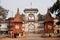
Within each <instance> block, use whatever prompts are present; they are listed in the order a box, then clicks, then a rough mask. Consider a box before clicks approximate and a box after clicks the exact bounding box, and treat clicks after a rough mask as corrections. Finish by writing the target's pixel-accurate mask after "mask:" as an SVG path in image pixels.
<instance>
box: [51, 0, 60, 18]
mask: <svg viewBox="0 0 60 40" xmlns="http://www.w3.org/2000/svg"><path fill="white" fill-rule="evenodd" d="M50 11H51V13H52V14H53V13H54V12H57V14H56V18H58V19H60V0H57V1H56V2H55V3H54V4H53V6H52V7H50Z"/></svg>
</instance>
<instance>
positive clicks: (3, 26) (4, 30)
mask: <svg viewBox="0 0 60 40" xmlns="http://www.w3.org/2000/svg"><path fill="white" fill-rule="evenodd" d="M0 33H1V34H8V23H7V22H5V21H4V20H0Z"/></svg>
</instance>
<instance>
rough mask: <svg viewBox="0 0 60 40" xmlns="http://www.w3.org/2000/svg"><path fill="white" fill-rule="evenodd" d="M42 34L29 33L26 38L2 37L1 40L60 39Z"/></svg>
mask: <svg viewBox="0 0 60 40" xmlns="http://www.w3.org/2000/svg"><path fill="white" fill-rule="evenodd" d="M40 36H41V35H40V34H33V33H29V34H26V36H25V37H24V38H7V37H5V38H2V37H1V38H0V40H60V38H42V37H40Z"/></svg>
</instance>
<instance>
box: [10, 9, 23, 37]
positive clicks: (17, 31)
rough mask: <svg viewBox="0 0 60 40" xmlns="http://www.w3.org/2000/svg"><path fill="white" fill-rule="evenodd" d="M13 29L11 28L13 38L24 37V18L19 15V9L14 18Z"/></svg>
mask: <svg viewBox="0 0 60 40" xmlns="http://www.w3.org/2000/svg"><path fill="white" fill-rule="evenodd" d="M13 22H14V23H13V27H12V28H11V30H12V33H13V34H14V35H13V34H12V36H13V37H16V36H19V37H21V36H23V31H22V16H21V15H20V13H19V8H18V9H17V13H16V15H15V17H14V20H13Z"/></svg>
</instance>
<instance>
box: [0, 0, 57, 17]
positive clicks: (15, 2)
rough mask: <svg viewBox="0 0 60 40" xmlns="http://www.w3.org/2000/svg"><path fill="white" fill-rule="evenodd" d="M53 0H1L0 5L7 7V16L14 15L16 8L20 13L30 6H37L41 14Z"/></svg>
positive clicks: (54, 0) (44, 12)
mask: <svg viewBox="0 0 60 40" xmlns="http://www.w3.org/2000/svg"><path fill="white" fill-rule="evenodd" d="M55 2H56V0H1V2H0V5H1V6H2V7H3V8H5V9H8V10H9V13H8V17H12V16H14V15H15V13H16V10H17V8H19V9H20V13H23V10H24V9H25V8H31V7H32V8H38V10H39V12H40V13H41V14H46V12H47V8H49V7H51V6H52V5H53V4H54V3H55ZM31 3H32V5H31ZM12 14H13V15H12Z"/></svg>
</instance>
